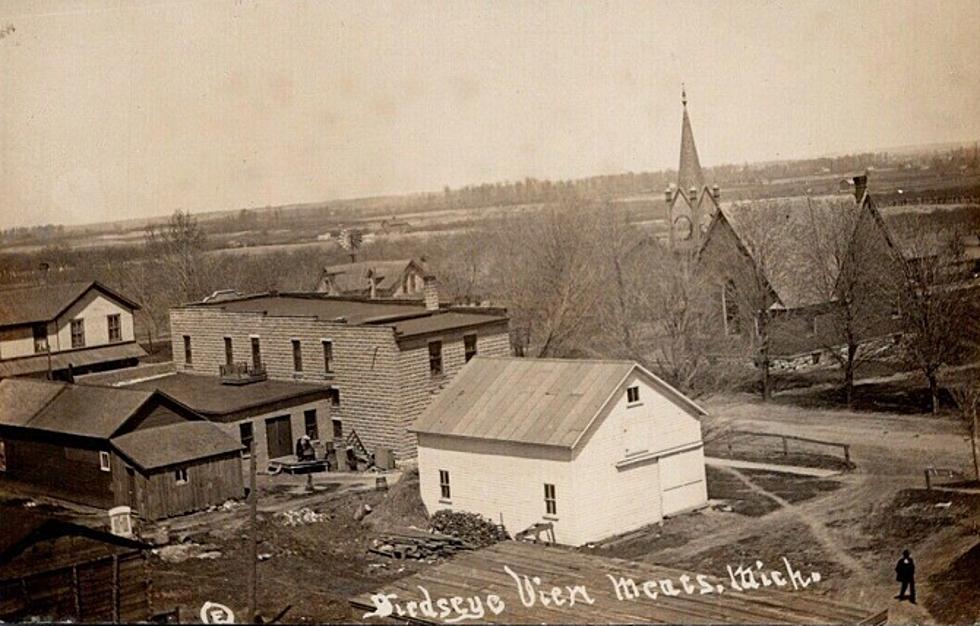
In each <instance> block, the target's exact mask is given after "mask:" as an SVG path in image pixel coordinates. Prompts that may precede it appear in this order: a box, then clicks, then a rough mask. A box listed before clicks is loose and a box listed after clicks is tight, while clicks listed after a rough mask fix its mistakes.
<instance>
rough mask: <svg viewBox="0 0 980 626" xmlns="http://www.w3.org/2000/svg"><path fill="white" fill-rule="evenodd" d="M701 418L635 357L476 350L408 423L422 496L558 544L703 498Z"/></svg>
mask: <svg viewBox="0 0 980 626" xmlns="http://www.w3.org/2000/svg"><path fill="white" fill-rule="evenodd" d="M703 415H705V412H704V410H703V409H701V408H700V407H699V406H698V405H697V404H695V403H694V402H693V401H691V400H690V399H689V398H687V397H686V396H684V395H683V394H682V393H680V392H679V391H677V390H676V389H674V388H673V387H671V386H670V385H668V384H667V383H665V382H664V381H662V380H660V379H659V378H657V377H656V376H655V375H654V374H652V373H650V372H649V371H647V370H646V369H644V368H643V367H641V366H640V365H638V364H636V363H633V362H628V361H586V360H564V359H524V358H516V357H503V358H493V357H483V356H478V357H476V358H474V359H473V360H471V361H470V362H469V363H468V364H467V365H466V366H465V367H464V368H463V369H462V370H461V371H460V373H459V374H458V375H457V376H456V378H455V379H453V381H452V382H451V383H450V384H449V385H448V386H447V387H446V388H445V389H444V390H443V391H442V392H441V393H440V394H439V395H438V396H437V397H436V399H435V400H434V401H433V403H432V404H431V405H430V406H429V408H428V409H427V410H426V411H425V412H424V413H423V414H422V415H421V416H420V417H419V419H418V420H417V421H416V423H415V426H414V428H413V429H412V430H413V431H414V432H415V433H416V434H417V435H418V465H419V479H420V489H421V492H422V501H423V502H424V504H425V506H426V508H427V509H428V511H429V512H430V513H434V512H435V511H438V510H440V509H451V510H455V511H470V512H474V513H479V514H481V515H483V516H485V517H489V518H491V519H492V520H493V521H495V522H498V523H502V524H503V525H504V526H505V527H506V528H507V530H508V532H510V533H511V535H514V534H516V533H518V532H521V531H523V530H526V529H527V528H529V527H531V526H532V525H534V524H537V523H548V522H550V523H551V524H553V528H554V534H555V540H556V541H557V542H559V543H563V544H570V545H581V544H584V543H587V542H590V541H597V540H600V539H603V538H606V537H610V536H613V535H616V534H619V533H623V532H627V531H630V530H633V529H636V528H639V527H642V526H645V525H647V524H651V523H655V522H658V521H660V520H661V519H663V517H664V516H665V515H672V514H676V513H679V512H681V511H685V510H689V509H692V508H695V507H697V506H699V505H701V504H704V503H705V502H706V501H707V489H706V484H705V473H704V454H703V444H702V441H701V425H700V422H699V418H700V417H701V416H703Z"/></svg>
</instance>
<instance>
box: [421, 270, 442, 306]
mask: <svg viewBox="0 0 980 626" xmlns="http://www.w3.org/2000/svg"><path fill="white" fill-rule="evenodd" d="M422 287H423V292H424V294H425V308H426V310H428V311H438V310H439V283H438V282H437V281H436V277H435V276H433V275H432V274H426V275H425V277H424V278H423V279H422Z"/></svg>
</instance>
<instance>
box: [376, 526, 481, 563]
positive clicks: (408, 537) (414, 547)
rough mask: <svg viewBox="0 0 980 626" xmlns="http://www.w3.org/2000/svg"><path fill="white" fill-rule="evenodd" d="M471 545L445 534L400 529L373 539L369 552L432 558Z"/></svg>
mask: <svg viewBox="0 0 980 626" xmlns="http://www.w3.org/2000/svg"><path fill="white" fill-rule="evenodd" d="M472 549H473V547H472V546H470V545H469V544H467V543H466V542H464V541H462V540H461V539H457V538H456V537H449V536H447V535H440V534H436V533H425V532H421V531H418V532H416V531H402V532H397V533H394V532H393V533H386V534H384V535H381V537H380V538H378V539H375V540H374V547H372V548H369V550H368V551H369V552H371V553H373V554H379V555H381V556H387V557H391V558H394V559H433V558H443V557H449V556H452V555H454V554H456V553H457V552H460V551H462V550H472Z"/></svg>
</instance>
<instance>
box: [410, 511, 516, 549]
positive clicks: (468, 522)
mask: <svg viewBox="0 0 980 626" xmlns="http://www.w3.org/2000/svg"><path fill="white" fill-rule="evenodd" d="M429 524H430V525H431V526H432V529H433V530H435V531H436V532H439V533H442V534H444V535H452V536H453V537H459V538H460V539H462V540H463V541H465V542H466V543H468V544H470V545H472V546H474V547H476V548H485V547H486V546H492V545H493V544H495V543H497V542H499V541H506V540H508V539H510V536H509V535H508V534H507V531H506V530H504V528H503V527H502V526H498V525H497V524H494V523H493V522H492V521H490V520H488V519H486V518H485V517H483V516H481V515H478V514H476V513H466V512H464V511H450V510H448V509H444V510H442V511H436V512H435V514H434V515H433V516H432V519H431V520H429Z"/></svg>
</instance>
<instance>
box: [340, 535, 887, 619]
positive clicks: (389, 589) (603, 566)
mask: <svg viewBox="0 0 980 626" xmlns="http://www.w3.org/2000/svg"><path fill="white" fill-rule="evenodd" d="M504 565H507V566H508V567H510V568H511V569H512V570H513V571H514V572H515V573H516V574H519V575H528V576H539V577H540V578H541V585H540V586H541V587H542V588H543V589H545V590H550V588H551V586H559V587H564V586H565V585H584V586H585V587H586V589H587V590H588V592H589V594H590V596H591V597H592V598H593V599H594V600H595V603H594V604H592V605H589V604H586V603H582V602H579V603H577V604H576V606H575V608H574V609H571V610H570V609H569V608H568V607H555V606H548V607H545V606H542V605H541V603H540V599H538V600H537V601H536V603H535V605H534V606H532V607H525V606H524V605H523V604H522V603H521V602H520V600H519V597H518V591H517V587H516V583H515V581H514V579H513V578H512V577H511V576H510V574H508V573H507V572H506V571H505V570H504V569H503V567H504ZM684 574H687V575H688V576H689V577H690V578H691V579H692V580H691V584H695V585H696V582H695V580H694V576H693V575H692V574H691V573H690V572H684V571H683V570H678V569H675V568H670V567H664V566H659V565H655V564H650V563H639V562H635V561H628V560H625V559H615V558H609V557H603V556H599V555H590V554H583V553H580V552H575V551H573V550H566V549H562V548H558V547H551V546H542V545H540V544H522V543H518V542H513V541H511V542H502V543H499V544H496V545H495V546H492V547H490V548H485V549H483V550H479V551H476V552H471V553H462V554H460V555H458V556H456V557H455V558H453V559H452V560H450V561H448V562H445V563H442V564H439V565H437V566H434V567H432V568H430V569H427V570H424V571H422V572H420V573H418V574H415V575H413V576H410V577H407V578H404V579H401V580H399V581H395V582H394V583H391V584H390V585H387V586H386V587H385V588H384V591H385V592H386V593H396V594H398V596H399V598H400V599H401V600H404V601H409V600H419V599H421V597H422V596H421V594H420V592H419V590H418V587H417V586H418V585H421V586H423V587H425V588H426V589H427V590H428V591H429V593H430V594H431V596H432V597H433V599H436V598H439V597H452V596H461V597H464V598H465V597H469V596H472V595H480V596H481V597H484V598H485V596H486V594H489V593H494V594H496V595H498V596H500V597H501V598H502V599H503V600H504V602H505V603H506V605H507V609H506V611H505V613H503V614H502V615H500V616H499V618H498V619H500V620H501V621H506V622H523V623H596V622H606V623H636V622H663V623H691V624H694V623H773V622H780V623H814V624H817V623H829V622H833V623H842V622H846V623H855V622H859V621H862V620H867V621H869V622H870V623H874V622H875V621H876V620H878V619H880V615H881V614H880V613H877V614H876V613H872V612H870V611H864V610H862V609H860V608H857V607H853V606H850V605H846V604H843V603H839V602H836V601H833V600H827V599H824V598H815V597H813V596H812V595H811V596H805V595H803V594H804V593H805V592H802V591H801V592H796V591H787V590H785V589H779V588H768V589H767V588H760V589H757V590H751V591H746V592H737V591H734V590H732V589H731V587H730V586H729V585H728V584H727V581H723V579H721V578H719V577H718V576H712V575H708V576H707V578H708V579H709V580H710V581H711V582H712V584H719V583H721V584H725V591H724V592H723V593H720V594H719V593H714V594H704V595H701V594H699V593H694V594H687V593H685V592H683V590H681V594H680V595H677V596H666V595H663V594H662V593H658V597H657V599H656V600H652V599H650V598H649V597H647V596H645V595H642V590H641V591H640V593H641V595H640V597H639V598H638V599H635V600H619V598H618V597H617V596H616V594H615V589H614V588H613V586H612V582H611V581H610V580H609V578H608V577H607V575H613V576H615V577H617V578H618V577H628V578H632V579H633V580H634V582H635V583H636V584H637V587H638V588H640V589H641V587H642V584H643V583H644V582H647V581H659V580H661V579H670V580H672V581H673V582H674V583H675V584H676V585H677V586H678V587H679V586H680V581H679V578H680V576H681V575H684ZM658 592H659V589H658ZM350 604H351V606H352V607H356V608H360V609H363V610H365V611H368V612H369V611H371V610H373V604H372V603H371V600H370V594H361V595H359V596H357V597H355V598H351V600H350ZM495 617H496V616H493V615H492V614H491V615H489V616H488V617H487V618H485V619H491V620H492V619H493V618H495ZM407 621H417V622H421V623H429V622H434V621H435V620H428V619H426V618H424V617H419V618H417V619H416V620H407Z"/></svg>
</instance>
